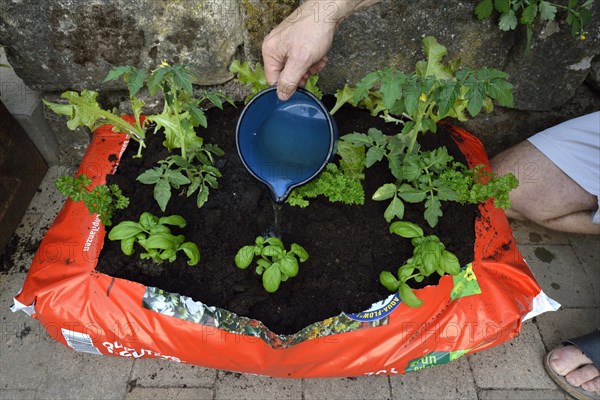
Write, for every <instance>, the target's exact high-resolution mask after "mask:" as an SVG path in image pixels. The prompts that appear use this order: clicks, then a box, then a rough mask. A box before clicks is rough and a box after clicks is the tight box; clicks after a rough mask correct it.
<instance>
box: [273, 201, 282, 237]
mask: <svg viewBox="0 0 600 400" xmlns="http://www.w3.org/2000/svg"><path fill="white" fill-rule="evenodd" d="M282 207H283V203H278V202H276V201H275V200H273V214H274V215H275V226H274V227H273V235H274V236H275V237H276V238H279V239H281V208H282Z"/></svg>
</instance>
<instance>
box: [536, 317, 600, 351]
mask: <svg viewBox="0 0 600 400" xmlns="http://www.w3.org/2000/svg"><path fill="white" fill-rule="evenodd" d="M535 324H536V325H537V326H538V329H539V331H540V335H541V336H542V340H543V342H544V344H545V345H546V349H547V350H548V351H550V350H551V349H553V348H554V347H556V346H558V345H559V344H560V343H561V342H562V341H563V340H566V339H571V338H574V337H577V336H581V335H585V334H587V333H590V332H591V331H593V330H594V329H598V327H599V326H600V308H586V309H580V308H571V309H567V308H561V309H559V310H558V311H556V312H552V313H547V314H543V315H540V316H538V317H536V319H535Z"/></svg>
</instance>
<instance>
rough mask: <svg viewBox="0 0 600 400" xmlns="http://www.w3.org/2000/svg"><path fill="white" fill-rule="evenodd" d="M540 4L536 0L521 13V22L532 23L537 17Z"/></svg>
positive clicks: (524, 23)
mask: <svg viewBox="0 0 600 400" xmlns="http://www.w3.org/2000/svg"><path fill="white" fill-rule="evenodd" d="M537 13H538V5H537V3H536V2H531V3H529V5H528V6H527V7H525V9H524V10H523V13H522V14H521V23H522V24H523V25H532V24H533V22H534V21H535V18H536V17H537Z"/></svg>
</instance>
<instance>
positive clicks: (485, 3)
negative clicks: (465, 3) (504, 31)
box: [475, 0, 494, 20]
mask: <svg viewBox="0 0 600 400" xmlns="http://www.w3.org/2000/svg"><path fill="white" fill-rule="evenodd" d="M493 10H494V4H493V2H492V0H481V1H480V2H479V3H478V4H477V7H475V15H476V16H477V19H478V20H483V19H488V18H489V17H491V16H492V11H493Z"/></svg>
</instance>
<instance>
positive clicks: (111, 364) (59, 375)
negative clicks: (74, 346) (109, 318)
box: [36, 346, 133, 400]
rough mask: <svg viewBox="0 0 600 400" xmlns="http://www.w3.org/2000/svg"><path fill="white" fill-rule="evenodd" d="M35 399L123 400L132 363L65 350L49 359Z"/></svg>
mask: <svg viewBox="0 0 600 400" xmlns="http://www.w3.org/2000/svg"><path fill="white" fill-rule="evenodd" d="M50 365H51V367H50V368H48V371H47V373H46V376H45V379H44V380H43V381H42V382H41V384H40V386H39V388H38V391H37V394H36V397H37V398H43V399H103V400H105V399H106V400H108V399H122V398H123V397H124V396H125V393H126V391H127V388H128V379H129V376H130V374H131V369H132V367H133V360H130V359H126V358H121V357H110V356H97V355H92V354H85V353H77V352H75V351H73V350H70V349H68V348H66V347H64V346H62V347H61V349H60V350H58V351H56V352H55V353H54V354H53V355H52V357H51V359H50Z"/></svg>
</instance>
